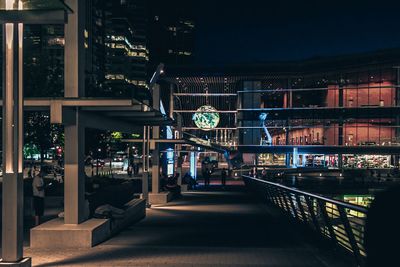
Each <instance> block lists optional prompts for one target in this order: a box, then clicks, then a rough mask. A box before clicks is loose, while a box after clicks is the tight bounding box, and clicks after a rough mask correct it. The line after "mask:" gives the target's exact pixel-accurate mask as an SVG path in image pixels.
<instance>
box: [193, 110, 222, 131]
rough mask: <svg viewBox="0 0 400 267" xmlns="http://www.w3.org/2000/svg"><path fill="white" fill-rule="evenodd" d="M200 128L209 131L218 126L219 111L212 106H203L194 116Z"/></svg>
mask: <svg viewBox="0 0 400 267" xmlns="http://www.w3.org/2000/svg"><path fill="white" fill-rule="evenodd" d="M192 119H193V121H194V123H195V124H196V126H197V127H198V128H199V129H202V130H204V131H209V130H211V129H214V128H215V127H217V125H218V123H219V113H218V112H217V110H216V109H215V108H214V107H212V106H201V107H199V108H198V109H197V112H196V113H195V114H193V117H192Z"/></svg>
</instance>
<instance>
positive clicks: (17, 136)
mask: <svg viewBox="0 0 400 267" xmlns="http://www.w3.org/2000/svg"><path fill="white" fill-rule="evenodd" d="M9 2H11V3H12V2H13V1H7V5H8V4H10V3H9ZM6 8H7V6H6ZM3 27H4V28H3V33H4V34H3V42H4V45H3V47H4V54H3V55H4V61H3V71H4V75H3V77H4V78H3V172H4V174H3V196H2V198H3V211H2V213H3V214H2V221H3V223H2V260H3V261H4V262H17V261H20V260H21V259H22V256H23V197H24V192H23V154H22V153H23V85H22V81H23V78H22V68H23V62H22V60H23V54H22V51H23V50H22V43H23V36H22V34H23V26H22V24H12V23H7V24H5V25H4V26H3Z"/></svg>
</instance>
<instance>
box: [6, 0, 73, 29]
mask: <svg viewBox="0 0 400 267" xmlns="http://www.w3.org/2000/svg"><path fill="white" fill-rule="evenodd" d="M21 2H22V6H21V5H19V4H18V3H19V1H12V0H2V1H0V24H4V23H24V24H64V23H66V22H67V18H68V13H72V12H73V11H72V9H71V8H69V7H68V6H67V5H66V4H65V3H64V1H61V0H46V1H43V0H25V1H21Z"/></svg>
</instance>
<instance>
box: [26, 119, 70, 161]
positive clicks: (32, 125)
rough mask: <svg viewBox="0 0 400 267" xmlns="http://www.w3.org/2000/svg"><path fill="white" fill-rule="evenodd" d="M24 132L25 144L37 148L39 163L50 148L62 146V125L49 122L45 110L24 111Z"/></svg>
mask: <svg viewBox="0 0 400 267" xmlns="http://www.w3.org/2000/svg"><path fill="white" fill-rule="evenodd" d="M24 132H25V144H27V145H28V146H32V147H36V148H37V149H38V150H39V152H40V162H41V164H43V160H44V155H45V154H46V152H47V151H48V150H49V149H50V148H52V147H54V146H56V145H59V146H62V147H63V146H64V133H63V127H62V126H61V125H55V124H50V116H49V114H48V113H46V112H26V113H25V131H24Z"/></svg>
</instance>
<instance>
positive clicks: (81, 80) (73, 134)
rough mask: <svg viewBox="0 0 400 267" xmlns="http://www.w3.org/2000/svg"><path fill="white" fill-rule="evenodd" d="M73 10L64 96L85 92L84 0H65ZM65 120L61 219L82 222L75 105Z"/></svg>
mask: <svg viewBox="0 0 400 267" xmlns="http://www.w3.org/2000/svg"><path fill="white" fill-rule="evenodd" d="M65 3H66V4H67V5H68V6H69V7H71V8H72V10H73V11H74V12H73V13H72V14H70V15H69V17H68V23H67V24H65V28H64V29H65V50H64V62H65V67H64V76H65V77H64V96H65V97H69V98H79V97H82V96H84V95H85V47H84V41H85V40H84V31H85V6H86V1H84V0H66V1H65ZM68 113H69V114H68V118H70V119H71V121H69V122H68V123H67V124H65V127H64V129H65V132H64V134H65V182H64V212H65V217H64V223H65V224H79V223H81V222H83V221H84V220H85V219H86V218H84V208H85V175H84V173H85V170H84V153H85V151H84V149H85V128H84V125H83V120H82V118H81V117H82V116H81V113H80V111H79V109H71V110H68Z"/></svg>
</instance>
